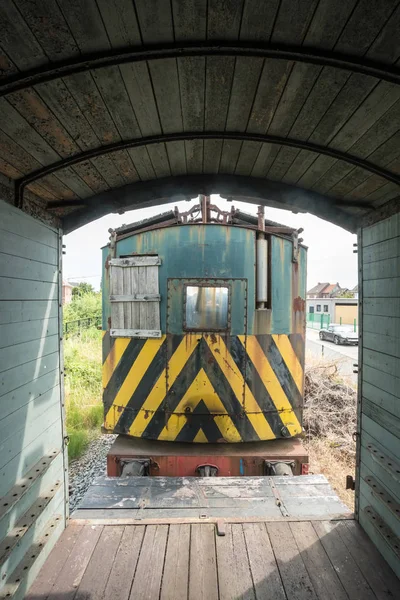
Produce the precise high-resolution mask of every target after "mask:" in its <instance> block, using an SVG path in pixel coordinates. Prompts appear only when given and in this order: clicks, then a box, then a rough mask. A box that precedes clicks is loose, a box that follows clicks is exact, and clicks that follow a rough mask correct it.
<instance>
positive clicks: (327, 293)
mask: <svg viewBox="0 0 400 600" xmlns="http://www.w3.org/2000/svg"><path fill="white" fill-rule="evenodd" d="M340 290H341V287H340V285H339V283H329V282H326V283H318V284H317V285H315V286H314V287H313V288H311V290H308V292H307V298H308V299H311V298H334V297H335V296H336V295H337V294H338V293H339V292H340Z"/></svg>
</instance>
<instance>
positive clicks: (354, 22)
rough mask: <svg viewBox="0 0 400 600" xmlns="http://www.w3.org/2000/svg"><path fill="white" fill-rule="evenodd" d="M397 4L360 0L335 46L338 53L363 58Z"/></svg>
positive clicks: (375, 0) (376, 0)
mask: <svg viewBox="0 0 400 600" xmlns="http://www.w3.org/2000/svg"><path fill="white" fill-rule="evenodd" d="M396 4H397V0H395V2H393V1H389V2H382V0H360V1H359V2H358V3H357V6H356V7H355V9H354V11H353V13H352V15H351V17H350V19H349V21H348V23H347V25H346V27H345V28H344V30H343V33H342V34H341V36H340V38H339V40H338V41H337V43H336V45H335V50H336V51H337V52H343V53H344V54H352V55H360V56H363V55H364V54H365V53H366V52H367V50H368V49H369V47H370V46H371V44H372V43H373V42H374V40H375V39H376V37H377V35H378V34H379V32H380V31H381V29H382V28H383V27H384V26H385V24H386V21H387V19H388V18H389V17H390V15H391V13H392V12H393V10H394V8H395V7H396Z"/></svg>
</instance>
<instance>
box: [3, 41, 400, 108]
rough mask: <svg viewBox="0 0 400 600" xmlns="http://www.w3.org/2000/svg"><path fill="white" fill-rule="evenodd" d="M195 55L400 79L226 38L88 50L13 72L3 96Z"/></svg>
mask: <svg viewBox="0 0 400 600" xmlns="http://www.w3.org/2000/svg"><path fill="white" fill-rule="evenodd" d="M193 56H234V57H249V58H267V59H268V58H272V59H278V60H288V61H296V62H302V63H309V64H314V65H319V66H321V67H333V68H336V69H343V70H345V71H350V72H352V73H359V74H362V75H368V76H370V77H375V78H378V79H382V80H384V81H388V82H390V83H394V84H399V83H400V69H399V68H398V67H396V66H394V65H390V64H386V63H382V62H378V61H374V60H369V59H366V58H360V57H359V56H352V55H347V54H340V53H338V52H330V51H326V50H323V49H322V48H310V47H302V46H290V45H271V44H255V43H254V42H235V43H234V44H232V43H227V41H226V40H222V41H215V42H209V41H207V42H204V43H202V42H194V43H187V42H186V43H184V44H168V45H151V46H144V47H143V46H142V47H137V46H136V47H127V48H123V49H118V50H113V51H111V52H98V53H93V54H87V55H84V56H80V57H77V58H74V59H71V60H66V61H59V62H55V63H50V64H48V65H44V66H41V67H38V68H36V69H31V70H27V71H24V72H22V73H18V74H17V75H12V76H10V77H7V78H4V79H3V80H1V81H0V97H1V96H6V95H7V94H12V93H13V92H17V91H21V90H23V89H26V88H29V87H32V86H35V85H38V84H40V83H46V82H48V81H53V80H55V79H59V78H60V77H67V76H69V75H75V74H77V73H82V72H86V71H90V70H95V69H102V68H104V67H111V66H116V65H123V64H127V63H135V62H143V61H151V60H161V59H165V58H183V57H193Z"/></svg>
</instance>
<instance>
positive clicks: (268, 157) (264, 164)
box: [251, 144, 281, 177]
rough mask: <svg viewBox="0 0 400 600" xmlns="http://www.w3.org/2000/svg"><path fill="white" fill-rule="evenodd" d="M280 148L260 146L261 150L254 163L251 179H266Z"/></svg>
mask: <svg viewBox="0 0 400 600" xmlns="http://www.w3.org/2000/svg"><path fill="white" fill-rule="evenodd" d="M280 148H281V146H279V145H278V144H262V146H261V150H260V152H259V154H258V156H257V159H256V162H255V163H254V167H253V170H252V171H251V175H252V176H253V177H266V175H267V173H268V171H269V169H270V167H271V165H272V163H273V162H274V160H275V158H276V157H277V155H278V152H279V150H280Z"/></svg>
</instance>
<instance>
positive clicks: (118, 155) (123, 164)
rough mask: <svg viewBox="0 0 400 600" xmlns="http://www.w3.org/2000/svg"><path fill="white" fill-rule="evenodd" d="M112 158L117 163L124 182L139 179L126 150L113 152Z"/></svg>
mask: <svg viewBox="0 0 400 600" xmlns="http://www.w3.org/2000/svg"><path fill="white" fill-rule="evenodd" d="M113 159H114V161H115V162H116V163H117V164H118V170H119V172H120V173H121V175H122V177H123V179H124V183H132V182H134V181H139V175H138V174H137V171H136V169H135V167H134V164H133V162H132V159H131V157H130V154H129V152H128V151H127V150H119V151H117V152H114V153H113Z"/></svg>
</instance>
